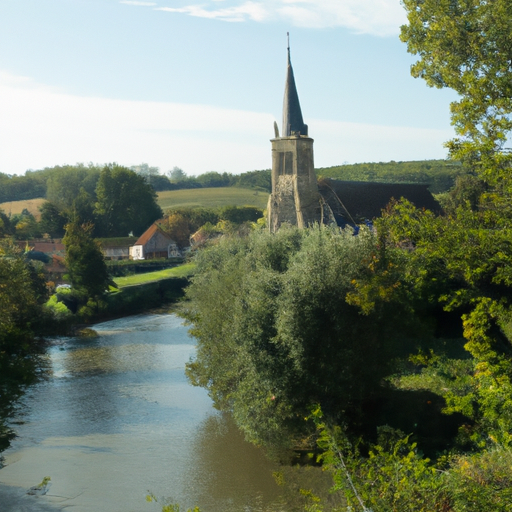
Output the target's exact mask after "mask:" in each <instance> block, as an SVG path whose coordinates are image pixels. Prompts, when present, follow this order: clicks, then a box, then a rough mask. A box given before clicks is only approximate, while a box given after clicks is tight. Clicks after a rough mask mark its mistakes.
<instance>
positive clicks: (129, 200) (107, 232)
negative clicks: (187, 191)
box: [95, 164, 163, 236]
mask: <svg viewBox="0 0 512 512" xmlns="http://www.w3.org/2000/svg"><path fill="white" fill-rule="evenodd" d="M96 196H97V198H98V200H97V202H96V205H95V214H96V216H97V217H98V221H99V227H100V231H101V233H102V235H103V236H128V233H130V232H133V233H134V234H135V235H141V234H142V233H143V232H144V231H145V230H146V229H147V228H148V227H149V226H150V225H151V224H152V223H153V222H154V221H155V220H157V219H160V218H161V217H162V215H163V214H162V210H161V208H160V207H159V206H158V204H157V202H156V192H155V191H154V190H153V188H152V187H151V186H150V185H148V184H147V183H146V181H145V180H144V178H143V177H142V176H139V175H137V174H136V173H135V172H133V171H130V169H127V168H126V167H121V166H118V165H116V164H112V165H107V166H105V167H104V169H103V170H102V171H101V175H100V178H99V180H98V186H97V188H96Z"/></svg>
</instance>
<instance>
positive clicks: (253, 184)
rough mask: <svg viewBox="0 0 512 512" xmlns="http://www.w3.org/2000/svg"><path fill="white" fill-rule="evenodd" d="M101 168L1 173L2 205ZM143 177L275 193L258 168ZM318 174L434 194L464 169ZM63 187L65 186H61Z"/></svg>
mask: <svg viewBox="0 0 512 512" xmlns="http://www.w3.org/2000/svg"><path fill="white" fill-rule="evenodd" d="M102 167H103V166H95V165H92V164H89V165H87V166H86V165H83V164H77V165H65V166H55V167H51V168H45V169H43V170H41V171H27V172H26V173H25V175H24V176H10V175H7V174H2V173H0V203H2V202H7V201H20V200H25V199H35V198H39V197H45V198H47V199H50V200H51V198H52V197H54V196H55V188H56V187H57V188H59V183H60V182H61V181H62V176H63V175H65V174H67V173H69V172H76V173H77V175H79V176H80V177H81V178H80V179H81V180H83V181H84V182H87V183H84V187H85V189H86V190H88V191H89V193H90V192H91V190H94V188H95V182H96V181H97V180H98V177H99V173H100V171H101V169H102ZM129 169H130V170H132V171H134V172H135V173H136V174H138V175H140V176H142V177H143V178H144V180H145V181H146V183H148V184H149V185H150V186H151V187H152V188H153V189H154V190H155V191H156V192H160V191H164V190H178V189H191V188H210V187H244V188H255V189H258V190H262V191H265V192H270V191H271V171H270V169H265V170H256V171H250V172H245V173H242V174H230V173H227V172H223V173H219V172H213V171H212V172H207V173H205V174H201V175H199V176H188V175H187V174H186V173H185V172H184V171H183V170H182V169H179V168H177V167H175V168H174V169H172V170H171V171H169V172H168V173H167V174H161V173H160V171H159V169H158V168H157V167H150V166H148V164H141V165H137V166H132V167H130V168H129ZM316 172H317V176H318V177H319V178H334V179H339V180H347V181H373V182H385V183H422V184H428V185H430V191H431V192H432V193H435V194H437V193H442V192H446V191H448V190H449V189H450V188H451V187H452V186H453V185H454V183H455V179H456V177H457V176H459V175H461V174H463V172H464V171H463V168H462V166H461V165H460V164H458V163H457V162H450V161H447V160H424V161H418V162H416V161H412V162H386V163H383V162H380V163H362V164H350V165H349V164H346V165H338V166H333V167H322V168H318V169H316ZM60 188H61V187H60Z"/></svg>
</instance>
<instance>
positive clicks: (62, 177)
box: [46, 164, 100, 210]
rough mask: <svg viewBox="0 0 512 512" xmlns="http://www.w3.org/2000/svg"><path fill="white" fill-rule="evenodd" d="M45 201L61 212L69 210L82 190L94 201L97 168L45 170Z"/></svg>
mask: <svg viewBox="0 0 512 512" xmlns="http://www.w3.org/2000/svg"><path fill="white" fill-rule="evenodd" d="M47 172H49V177H48V180H47V182H46V199H48V200H49V201H51V202H53V203H54V204H56V205H57V206H58V207H59V208H60V209H61V210H65V209H70V208H72V206H73V202H74V201H75V199H76V197H77V196H78V195H79V193H80V191H81V190H82V189H83V190H84V191H85V192H86V193H87V194H89V195H90V196H91V197H92V198H93V201H94V200H95V192H94V191H95V188H96V184H97V182H98V178H99V175H100V169H99V168H98V167H95V166H92V165H89V166H88V167H85V166H84V165H81V164H78V165H75V166H72V165H67V166H64V167H55V168H53V169H51V172H50V170H47Z"/></svg>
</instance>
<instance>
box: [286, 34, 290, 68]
mask: <svg viewBox="0 0 512 512" xmlns="http://www.w3.org/2000/svg"><path fill="white" fill-rule="evenodd" d="M286 38H287V39H288V48H287V49H288V61H290V32H286Z"/></svg>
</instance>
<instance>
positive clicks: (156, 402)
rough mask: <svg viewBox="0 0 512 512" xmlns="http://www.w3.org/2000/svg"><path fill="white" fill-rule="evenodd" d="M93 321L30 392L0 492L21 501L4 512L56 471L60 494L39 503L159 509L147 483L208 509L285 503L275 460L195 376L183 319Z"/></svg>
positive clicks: (63, 347)
mask: <svg viewBox="0 0 512 512" xmlns="http://www.w3.org/2000/svg"><path fill="white" fill-rule="evenodd" d="M95 329H96V330H97V331H98V332H99V337H98V338H96V339H92V340H91V339H87V340H82V339H68V340H61V341H59V342H58V343H56V344H55V345H54V346H53V347H52V348H51V349H50V350H49V352H48V353H49V358H50V362H51V369H52V372H53V376H52V377H51V378H49V379H47V380H46V381H43V382H40V383H39V384H37V385H35V386H33V387H32V388H31V389H30V390H29V392H28V393H27V396H26V397H25V400H24V403H25V405H24V408H25V411H26V412H25V414H24V416H23V420H24V421H25V423H24V424H22V425H19V426H17V431H18V434H19V437H18V438H17V439H16V440H15V441H14V442H13V444H12V447H11V448H10V449H9V450H7V451H6V452H5V460H6V467H4V468H3V469H1V470H0V481H1V482H3V483H4V484H7V485H8V486H10V487H8V488H5V487H0V499H2V496H4V498H5V496H9V492H10V493H11V494H10V496H11V501H10V503H13V505H4V503H9V502H8V501H7V498H5V499H4V500H3V503H2V506H3V508H1V510H2V512H14V511H15V510H16V511H17V510H19V508H16V505H14V504H15V503H16V502H17V501H16V499H13V496H14V495H17V496H19V495H20V489H28V488H29V487H31V486H33V485H36V484H37V483H39V482H40V481H41V480H42V478H43V477H44V476H47V475H48V476H51V478H52V488H51V492H50V493H49V494H48V495H47V496H42V497H37V499H38V502H37V503H38V504H43V505H45V506H46V505H49V504H58V505H59V506H71V505H72V506H73V510H74V511H75V512H82V511H83V512H85V511H90V510H106V511H115V510H130V511H139V510H142V511H143V510H148V512H150V511H151V506H149V505H146V503H145V500H144V497H145V495H146V493H147V491H148V490H149V491H151V492H153V493H154V494H155V495H157V496H172V497H173V498H174V499H175V500H176V501H178V502H180V503H181V504H182V505H185V506H189V507H192V506H195V505H199V506H200V507H201V509H202V510H204V511H205V512H235V511H236V512H239V511H240V510H251V511H253V510H254V511H266V510H273V511H274V512H277V511H279V510H284V509H283V508H282V506H281V505H280V503H281V501H282V500H280V498H279V496H280V494H281V489H280V488H279V487H277V485H276V484H275V482H274V480H273V479H272V476H271V473H272V471H273V470H275V469H276V468H275V466H274V465H273V464H271V463H270V462H269V461H268V460H267V459H265V457H264V455H263V453H262V452H261V451H259V450H258V449H256V448H255V447H253V446H252V445H249V444H248V443H246V442H245V441H244V440H243V438H242V436H241V435H240V434H239V432H238V431H237V430H236V428H234V426H233V424H232V423H231V422H230V421H229V419H227V418H225V417H224V416H222V415H220V414H218V413H216V412H215V411H214V410H213V408H212V405H211V401H210V399H209V398H208V396H207V394H206V393H205V391H204V390H203V389H200V388H194V387H192V386H190V385H189V384H188V382H187V380H186V377H185V374H184V366H185V363H186V362H187V361H188V360H189V358H190V357H191V356H192V355H193V353H194V345H193V340H191V339H190V338H189V337H188V335H187V330H186V328H185V327H184V326H183V325H181V321H180V319H178V318H176V317H175V316H173V315H139V316H137V317H132V318H128V319H119V320H115V321H112V322H106V323H104V324H100V325H97V326H96V327H95ZM18 419H19V416H18ZM6 489H7V490H6ZM2 493H4V494H3V495H2ZM5 493H7V494H5ZM13 493H14V494H13ZM16 493H17V494H16ZM26 499H29V498H24V500H25V501H26ZM18 503H19V500H18ZM34 503H35V502H34ZM6 507H7V508H6ZM34 510H37V509H36V508H34ZM286 510H290V509H289V508H286Z"/></svg>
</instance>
